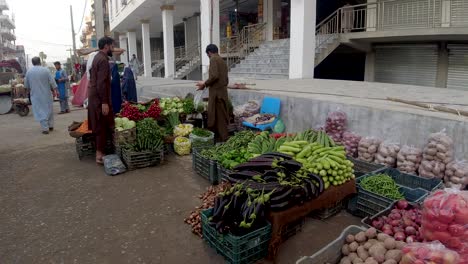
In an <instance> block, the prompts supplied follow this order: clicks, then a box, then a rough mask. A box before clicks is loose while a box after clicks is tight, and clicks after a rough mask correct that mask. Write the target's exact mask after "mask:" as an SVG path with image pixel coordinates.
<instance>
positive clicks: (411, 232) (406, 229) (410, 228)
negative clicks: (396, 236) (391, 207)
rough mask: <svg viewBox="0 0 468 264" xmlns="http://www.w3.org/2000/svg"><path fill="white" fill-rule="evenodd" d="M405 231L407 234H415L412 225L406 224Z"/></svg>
mask: <svg viewBox="0 0 468 264" xmlns="http://www.w3.org/2000/svg"><path fill="white" fill-rule="evenodd" d="M405 233H406V234H407V235H416V228H414V227H412V226H407V227H406V228H405Z"/></svg>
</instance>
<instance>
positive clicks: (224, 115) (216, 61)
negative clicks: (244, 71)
mask: <svg viewBox="0 0 468 264" xmlns="http://www.w3.org/2000/svg"><path fill="white" fill-rule="evenodd" d="M206 54H207V55H208V57H209V58H210V69H209V77H208V80H206V81H204V82H198V83H197V86H198V89H199V90H203V89H204V88H205V87H209V98H208V129H210V130H211V131H213V132H214V133H215V134H216V136H217V137H218V138H219V140H221V141H223V142H224V141H226V140H227V139H228V128H227V127H228V125H229V113H228V100H229V99H228V92H227V85H228V84H229V78H228V67H227V65H226V63H225V62H224V60H223V58H221V57H220V56H219V54H218V47H216V45H214V44H210V45H208V46H207V47H206Z"/></svg>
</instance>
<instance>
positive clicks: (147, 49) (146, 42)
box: [141, 20, 153, 77]
mask: <svg viewBox="0 0 468 264" xmlns="http://www.w3.org/2000/svg"><path fill="white" fill-rule="evenodd" d="M141 36H142V37H141V42H142V46H143V48H142V50H143V68H144V71H145V73H144V76H145V77H152V76H153V70H152V69H151V42H150V29H149V21H148V20H142V21H141Z"/></svg>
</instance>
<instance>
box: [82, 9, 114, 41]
mask: <svg viewBox="0 0 468 264" xmlns="http://www.w3.org/2000/svg"><path fill="white" fill-rule="evenodd" d="M101 1H102V3H103V14H104V17H103V18H101V19H103V20H104V34H105V35H106V36H110V30H109V9H108V7H107V3H108V0H101ZM95 4H96V3H95V1H94V0H92V1H91V11H90V14H89V16H87V17H86V19H85V26H84V28H83V30H82V32H81V37H80V41H81V43H82V44H83V48H97V38H96V9H95Z"/></svg>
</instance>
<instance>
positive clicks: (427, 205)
mask: <svg viewBox="0 0 468 264" xmlns="http://www.w3.org/2000/svg"><path fill="white" fill-rule="evenodd" d="M421 235H422V237H423V238H424V239H425V240H426V241H436V240H438V241H440V242H441V243H442V244H444V245H445V246H446V247H448V248H450V249H452V250H455V251H456V252H457V253H458V254H459V255H460V262H458V263H460V264H468V191H460V190H459V189H455V188H453V189H452V188H451V189H449V188H447V189H444V190H438V191H436V192H435V193H433V194H432V195H431V196H430V197H428V198H427V199H426V200H425V201H424V209H423V213H422V227H421Z"/></svg>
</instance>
